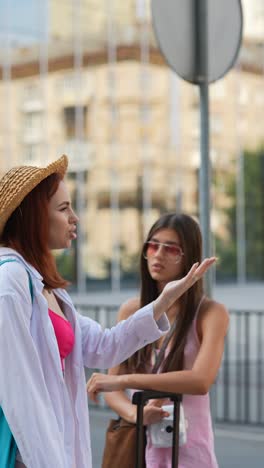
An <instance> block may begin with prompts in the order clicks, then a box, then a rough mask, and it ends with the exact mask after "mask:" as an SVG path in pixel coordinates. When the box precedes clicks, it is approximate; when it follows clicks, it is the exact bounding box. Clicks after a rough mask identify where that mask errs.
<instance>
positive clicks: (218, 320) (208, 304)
mask: <svg viewBox="0 0 264 468" xmlns="http://www.w3.org/2000/svg"><path fill="white" fill-rule="evenodd" d="M199 321H200V322H201V324H204V323H208V322H210V323H211V324H212V323H215V324H217V325H219V326H222V327H223V328H227V327H228V325H229V312H228V310H227V308H226V306H225V305H224V304H221V303H220V302H217V301H215V300H213V299H209V298H206V299H205V300H204V302H203V304H202V306H201V310H200V313H199Z"/></svg>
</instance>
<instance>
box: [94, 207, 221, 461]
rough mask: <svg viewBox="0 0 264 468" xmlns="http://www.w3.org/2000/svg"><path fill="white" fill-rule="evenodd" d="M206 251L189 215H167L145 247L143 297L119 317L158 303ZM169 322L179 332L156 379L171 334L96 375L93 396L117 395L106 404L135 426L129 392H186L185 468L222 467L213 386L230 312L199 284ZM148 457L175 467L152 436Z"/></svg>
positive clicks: (153, 412) (148, 409)
mask: <svg viewBox="0 0 264 468" xmlns="http://www.w3.org/2000/svg"><path fill="white" fill-rule="evenodd" d="M201 254H202V239H201V232H200V228H199V226H198V224H197V223H196V221H194V219H192V218H191V217H190V216H188V215H186V214H180V215H177V214H175V213H171V214H165V215H163V216H161V217H160V218H159V219H158V220H157V221H156V223H155V224H154V225H153V226H152V228H151V229H150V232H149V234H148V236H147V240H146V242H145V243H144V245H143V248H142V252H141V291H140V296H139V297H136V298H133V299H131V300H129V301H128V302H126V303H125V304H123V305H122V307H121V309H120V312H119V320H123V319H126V318H128V317H129V316H131V314H133V313H134V312H135V311H136V310H137V309H138V307H142V306H144V304H147V303H148V302H150V301H153V300H155V298H156V297H157V296H158V295H159V294H160V293H161V292H162V290H163V289H164V287H166V285H167V284H168V283H169V282H170V281H172V280H175V279H180V278H182V277H183V276H184V275H185V274H186V272H187V271H188V270H189V268H190V266H191V265H192V264H193V263H194V262H196V261H198V262H200V261H201ZM168 318H169V321H170V323H171V325H173V326H174V332H173V335H172V336H171V338H170V340H169V342H168V344H167V347H166V351H165V353H164V358H163V361H162V363H161V366H160V367H159V371H158V372H159V373H157V374H153V373H152V374H151V370H152V368H153V366H154V365H155V360H156V358H157V356H158V355H159V351H160V349H161V347H162V343H163V341H164V339H165V338H164V337H162V338H160V339H159V340H157V341H156V343H155V344H154V345H153V344H150V345H147V346H145V348H143V349H141V350H139V351H137V352H136V353H135V354H134V355H133V356H132V357H130V358H129V359H128V360H127V361H125V362H124V363H123V364H122V365H119V366H117V367H115V368H112V369H110V370H109V374H108V375H101V374H93V376H92V377H91V379H90V380H89V382H88V384H87V388H88V393H89V396H90V397H91V398H92V399H94V400H96V396H97V393H98V392H101V391H103V392H112V393H106V394H105V400H106V402H107V403H108V405H109V406H110V407H111V408H112V409H113V410H114V411H115V412H116V413H118V414H119V415H120V416H121V417H122V418H123V419H125V420H126V421H128V422H131V423H135V421H136V406H135V405H132V404H131V399H130V398H129V397H128V395H127V394H126V393H125V392H124V390H125V389H139V390H147V389H153V390H160V391H168V392H173V393H181V394H183V409H184V415H185V418H186V420H187V441H186V443H185V444H184V445H182V446H181V447H180V451H179V467H180V468H216V467H217V466H218V465H217V461H216V457H215V452H214V440H213V430H212V424H211V415H210V402H209V389H210V387H211V385H212V384H213V383H214V381H215V379H216V376H217V373H218V370H219V367H220V364H221V359H222V355H223V350H224V339H225V335H226V332H227V329H228V323H229V318H228V312H227V310H226V308H225V307H224V306H223V305H222V304H219V303H217V302H215V301H214V300H212V299H210V298H208V297H206V296H205V294H204V292H203V283H202V279H199V281H197V282H196V283H195V284H194V285H193V286H192V287H191V288H190V289H189V290H188V291H186V292H185V294H184V295H183V296H181V298H179V299H177V300H176V301H175V302H174V303H173V304H172V305H171V307H170V308H169V310H168ZM163 403H164V402H163ZM165 416H168V413H167V412H166V411H165V410H163V409H162V407H160V402H155V401H152V402H149V404H148V405H146V406H145V408H144V424H145V425H151V424H153V423H157V422H159V421H161V420H162V419H163V418H164V417H165ZM145 453H146V457H145V458H146V466H147V468H169V467H170V466H171V448H168V447H167V448H165V447H156V446H155V445H154V444H153V443H152V440H151V438H150V436H149V435H148V437H147V446H146V452H145ZM105 455H106V454H105Z"/></svg>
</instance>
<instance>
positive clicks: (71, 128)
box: [63, 106, 87, 139]
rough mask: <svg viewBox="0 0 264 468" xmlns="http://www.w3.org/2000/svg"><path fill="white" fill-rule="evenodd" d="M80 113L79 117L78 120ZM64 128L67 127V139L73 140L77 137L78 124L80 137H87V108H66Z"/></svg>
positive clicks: (64, 111)
mask: <svg viewBox="0 0 264 468" xmlns="http://www.w3.org/2000/svg"><path fill="white" fill-rule="evenodd" d="M78 112H79V117H80V118H78ZM63 113H64V127H65V134H66V137H67V139H72V138H74V137H75V136H77V135H76V131H78V124H79V125H80V127H79V131H80V135H78V136H82V135H86V133H87V127H86V120H87V107H86V106H81V107H79V108H77V107H75V106H69V107H64V110H63Z"/></svg>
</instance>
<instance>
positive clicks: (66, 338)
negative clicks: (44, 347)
mask: <svg viewBox="0 0 264 468" xmlns="http://www.w3.org/2000/svg"><path fill="white" fill-rule="evenodd" d="M49 317H50V320H51V322H52V325H53V328H54V332H55V335H56V338H57V343H58V348H59V353H60V358H61V367H62V370H63V371H64V359H65V358H66V357H67V356H68V355H69V354H70V353H71V352H72V349H73V346H74V332H73V329H72V326H71V324H70V322H69V321H68V320H65V319H64V318H63V317H60V315H58V314H56V313H55V312H53V310H51V309H49Z"/></svg>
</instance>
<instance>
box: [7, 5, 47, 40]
mask: <svg viewBox="0 0 264 468" xmlns="http://www.w3.org/2000/svg"><path fill="white" fill-rule="evenodd" d="M47 18H48V0H0V38H6V36H7V33H9V34H8V36H9V40H10V41H11V43H14V44H30V43H33V42H39V41H40V40H43V39H44V38H45V37H47V24H48V21H47Z"/></svg>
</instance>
